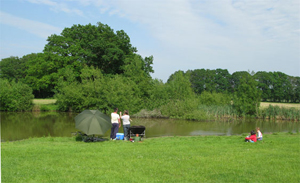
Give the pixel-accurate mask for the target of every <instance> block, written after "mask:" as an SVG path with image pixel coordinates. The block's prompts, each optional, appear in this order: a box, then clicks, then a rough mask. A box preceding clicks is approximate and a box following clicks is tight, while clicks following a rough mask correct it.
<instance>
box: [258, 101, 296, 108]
mask: <svg viewBox="0 0 300 183" xmlns="http://www.w3.org/2000/svg"><path fill="white" fill-rule="evenodd" d="M269 105H272V106H279V107H295V108H297V109H300V104H299V103H273V102H261V103H260V106H261V107H262V108H264V107H268V106H269Z"/></svg>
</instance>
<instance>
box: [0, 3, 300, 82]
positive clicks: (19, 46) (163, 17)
mask: <svg viewBox="0 0 300 183" xmlns="http://www.w3.org/2000/svg"><path fill="white" fill-rule="evenodd" d="M0 7H1V10H0V25H1V32H0V58H1V59H3V58H7V57H10V56H18V57H22V56H24V55H27V54H30V53H39V52H42V50H43V48H44V46H45V44H47V41H46V40H47V37H48V36H50V35H51V34H60V33H61V32H62V30H63V29H64V28H66V27H71V26H72V25H74V24H81V25H86V24H89V23H91V24H93V25H96V23H97V22H101V23H104V24H107V25H109V26H110V27H111V28H112V29H114V30H115V31H117V30H124V31H125V32H126V33H127V34H128V35H129V37H130V39H131V43H132V45H133V46H134V47H137V49H138V54H140V55H142V56H143V57H145V56H150V55H153V57H154V64H153V68H154V71H155V73H153V74H152V77H153V78H157V79H161V80H163V81H164V82H166V81H167V79H168V78H169V76H170V75H171V74H173V73H174V72H175V71H178V70H182V71H187V70H194V69H202V68H204V69H217V68H221V69H227V70H228V71H229V72H230V73H231V74H232V73H233V72H236V71H254V72H257V71H268V72H269V71H271V72H273V71H280V72H283V73H285V74H288V75H290V76H300V23H299V22H300V3H299V0H126V1H125V0H0Z"/></svg>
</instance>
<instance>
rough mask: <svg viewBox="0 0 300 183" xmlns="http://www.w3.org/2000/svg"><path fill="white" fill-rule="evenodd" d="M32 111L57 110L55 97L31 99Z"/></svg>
mask: <svg viewBox="0 0 300 183" xmlns="http://www.w3.org/2000/svg"><path fill="white" fill-rule="evenodd" d="M32 102H33V104H34V106H33V109H32V110H33V111H57V110H58V106H57V105H56V104H55V103H56V99H33V101H32Z"/></svg>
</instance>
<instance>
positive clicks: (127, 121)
mask: <svg viewBox="0 0 300 183" xmlns="http://www.w3.org/2000/svg"><path fill="white" fill-rule="evenodd" d="M121 119H122V120H123V125H130V121H129V119H130V117H129V115H127V114H125V115H124V116H122V117H121Z"/></svg>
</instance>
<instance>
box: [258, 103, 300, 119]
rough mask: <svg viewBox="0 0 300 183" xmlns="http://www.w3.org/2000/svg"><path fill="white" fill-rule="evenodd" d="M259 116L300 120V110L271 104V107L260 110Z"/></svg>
mask: <svg viewBox="0 0 300 183" xmlns="http://www.w3.org/2000/svg"><path fill="white" fill-rule="evenodd" d="M259 117H261V118H264V119H273V120H276V119H280V120H294V121H299V120H300V110H299V109H296V108H294V107H289V108H288V107H279V106H273V105H269V107H267V108H266V107H265V108H262V109H261V110H260V112H259Z"/></svg>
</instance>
